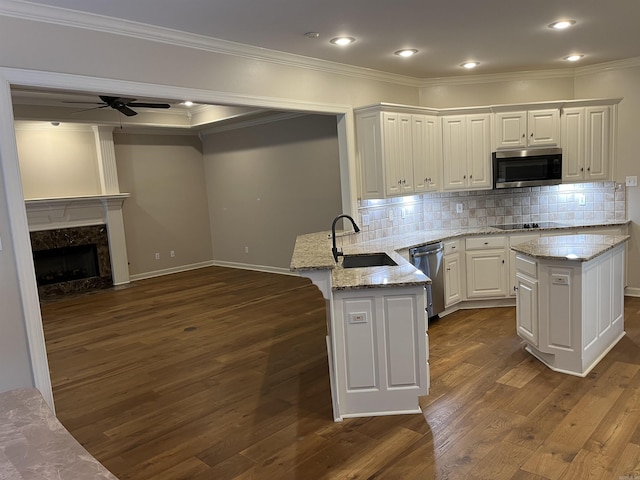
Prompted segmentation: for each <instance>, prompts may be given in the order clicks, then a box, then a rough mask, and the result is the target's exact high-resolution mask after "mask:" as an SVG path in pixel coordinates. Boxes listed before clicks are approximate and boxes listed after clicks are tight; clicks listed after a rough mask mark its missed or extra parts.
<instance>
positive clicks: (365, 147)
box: [356, 112, 384, 199]
mask: <svg viewBox="0 0 640 480" xmlns="http://www.w3.org/2000/svg"><path fill="white" fill-rule="evenodd" d="M380 119H381V116H380V113H378V112H373V113H367V114H360V115H358V117H357V118H356V135H357V142H356V151H357V154H358V160H359V167H360V168H359V170H358V173H359V176H360V181H359V182H358V187H359V194H360V198H363V199H364V198H383V197H384V161H383V157H384V152H383V151H382V130H381V128H380V127H381V125H380V121H381V120H380Z"/></svg>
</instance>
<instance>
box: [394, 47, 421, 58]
mask: <svg viewBox="0 0 640 480" xmlns="http://www.w3.org/2000/svg"><path fill="white" fill-rule="evenodd" d="M416 53H418V50H416V49H415V48H404V49H402V50H398V51H397V52H394V55H398V56H400V57H411V56H413V55H415V54H416Z"/></svg>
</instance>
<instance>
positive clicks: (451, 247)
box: [444, 240, 460, 255]
mask: <svg viewBox="0 0 640 480" xmlns="http://www.w3.org/2000/svg"><path fill="white" fill-rule="evenodd" d="M459 251H460V240H450V241H448V242H445V244H444V254H445V255H450V254H452V253H458V252H459Z"/></svg>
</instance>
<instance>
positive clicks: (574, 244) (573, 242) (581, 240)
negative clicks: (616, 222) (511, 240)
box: [511, 234, 629, 262]
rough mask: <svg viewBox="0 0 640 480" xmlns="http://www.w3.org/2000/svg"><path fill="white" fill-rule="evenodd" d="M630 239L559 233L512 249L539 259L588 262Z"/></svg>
mask: <svg viewBox="0 0 640 480" xmlns="http://www.w3.org/2000/svg"><path fill="white" fill-rule="evenodd" d="M628 239H629V235H594V234H580V235H559V236H556V237H542V238H538V239H536V240H531V241H529V242H526V243H521V244H519V245H515V246H513V247H511V249H512V250H515V251H516V252H519V253H522V254H524V255H528V256H530V257H533V258H537V259H543V260H573V261H578V262H588V261H589V260H591V259H593V258H595V257H597V256H598V255H602V254H603V253H605V252H606V251H608V250H611V249H612V248H614V247H615V246H617V245H620V244H621V243H624V242H626V241H627V240H628Z"/></svg>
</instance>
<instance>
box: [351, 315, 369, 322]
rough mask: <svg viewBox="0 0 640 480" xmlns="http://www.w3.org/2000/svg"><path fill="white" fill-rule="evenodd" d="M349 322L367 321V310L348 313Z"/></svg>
mask: <svg viewBox="0 0 640 480" xmlns="http://www.w3.org/2000/svg"><path fill="white" fill-rule="evenodd" d="M349 323H367V312H354V313H350V314H349Z"/></svg>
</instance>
